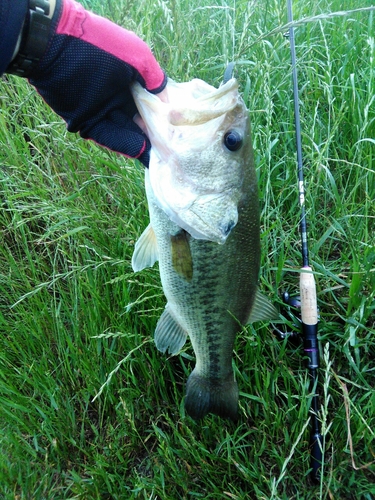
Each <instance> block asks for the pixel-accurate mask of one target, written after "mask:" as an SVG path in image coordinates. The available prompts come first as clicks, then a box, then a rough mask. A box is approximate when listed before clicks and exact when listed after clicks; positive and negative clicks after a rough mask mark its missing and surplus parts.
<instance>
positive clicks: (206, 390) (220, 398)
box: [185, 369, 238, 422]
mask: <svg viewBox="0 0 375 500" xmlns="http://www.w3.org/2000/svg"><path fill="white" fill-rule="evenodd" d="M185 409H186V412H187V413H188V414H189V415H190V416H191V417H192V418H194V419H195V420H199V419H201V418H203V417H204V416H205V415H207V413H215V415H219V416H220V417H223V418H230V419H231V420H233V421H234V422H236V421H237V418H238V415H237V414H238V386H237V382H236V381H235V379H234V375H233V373H231V374H230V375H229V377H227V378H226V379H224V380H220V379H210V378H206V377H203V376H201V375H199V374H198V373H197V371H196V369H194V370H193V372H192V373H191V375H190V377H189V378H188V381H187V385H186V398H185Z"/></svg>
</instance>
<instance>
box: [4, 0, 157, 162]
mask: <svg viewBox="0 0 375 500" xmlns="http://www.w3.org/2000/svg"><path fill="white" fill-rule="evenodd" d="M20 3H24V10H25V13H26V12H27V6H28V2H26V0H22V2H20ZM31 4H32V2H30V5H31ZM40 5H44V7H43V8H45V14H42V13H41V7H40ZM40 5H39V4H38V6H37V8H36V10H35V11H31V9H30V11H29V12H28V14H26V18H27V22H25V26H26V28H25V29H24V30H23V31H22V32H21V35H20V39H19V42H20V48H19V51H18V53H17V54H16V56H15V57H14V58H13V60H12V62H11V63H10V64H9V65H8V67H7V63H6V62H5V66H4V64H3V61H1V60H0V68H1V67H4V68H6V67H7V69H6V72H8V73H14V74H17V75H19V76H26V77H28V78H29V80H30V83H31V84H32V85H34V86H35V87H36V89H37V90H38V92H39V93H40V94H41V96H42V97H43V99H44V100H45V101H46V102H47V104H49V105H50V106H51V107H52V108H53V109H54V111H56V113H58V114H59V115H60V116H61V117H62V118H63V119H64V120H65V121H66V123H67V127H68V130H69V131H71V132H79V133H80V135H81V136H82V137H84V138H86V139H92V140H94V141H95V142H97V143H99V144H101V145H103V146H105V147H107V148H109V149H111V150H114V151H117V152H119V153H122V154H124V155H126V156H129V157H132V158H138V159H139V160H140V161H141V162H142V163H143V164H145V165H146V166H147V165H148V161H149V149H150V142H149V140H148V138H147V136H146V135H145V134H144V132H143V131H142V130H141V129H140V128H139V127H138V125H137V124H136V123H135V122H134V121H133V117H134V115H135V114H136V112H137V108H136V106H135V103H134V100H133V97H132V94H131V92H130V90H129V86H130V84H131V83H133V82H134V81H137V82H139V83H140V85H142V86H143V87H145V88H146V89H147V90H148V91H149V92H152V93H154V94H157V93H159V92H161V91H162V90H163V89H164V87H165V85H166V76H165V74H164V72H163V71H162V70H161V68H160V66H159V64H158V62H157V61H156V59H155V57H154V56H153V54H152V52H151V50H150V48H149V47H148V46H147V44H146V43H145V42H143V41H142V40H141V39H140V38H138V37H137V36H136V35H135V34H134V33H132V32H130V31H127V30H125V29H123V28H121V27H120V26H118V25H116V24H114V23H112V22H110V21H109V20H107V19H104V18H103V17H100V16H97V15H94V14H92V13H90V12H88V11H87V10H85V9H84V8H83V6H82V5H80V4H79V3H77V2H75V1H74V0H48V1H47V0H45V1H44V2H43V4H42V3H41V4H40ZM19 7H20V6H19V5H18V6H17V9H18V8H19ZM17 9H15V8H14V9H13V10H12V8H9V10H10V13H9V18H11V17H12V16H11V14H12V13H13V11H14V12H15V14H14V15H16V14H17V12H16V10H17ZM53 9H54V10H53ZM25 13H24V15H25ZM5 17H6V16H5ZM35 19H37V21H35ZM30 20H34V21H33V23H34V24H33V23H32V22H30ZM15 24H16V23H15ZM0 26H2V18H1V15H0ZM29 26H31V27H30V28H29ZM44 33H46V34H47V35H44ZM43 36H44V37H45V44H46V46H45V50H44V51H42V52H43V53H42V54H38V56H39V57H38V58H37V59H36V61H34V63H35V64H31V65H29V63H30V60H31V61H32V60H33V57H32V56H33V54H29V53H28V52H27V50H28V49H30V51H32V49H34V48H35V50H36V51H37V52H38V50H39V49H40V40H41V39H43ZM38 48H39V49H38ZM16 50H17V49H16ZM12 52H13V51H11V52H10V55H9V56H8V60H10V58H11V57H12ZM24 52H26V53H27V55H28V57H27V58H25V56H24ZM3 57H4V56H3Z"/></svg>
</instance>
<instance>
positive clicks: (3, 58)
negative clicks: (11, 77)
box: [0, 0, 28, 75]
mask: <svg viewBox="0 0 375 500" xmlns="http://www.w3.org/2000/svg"><path fill="white" fill-rule="evenodd" d="M27 9H28V0H0V75H2V74H3V73H4V71H5V70H6V68H7V67H8V65H9V63H10V61H11V60H12V56H13V52H14V49H15V47H16V44H17V39H18V35H19V34H20V32H21V28H22V24H23V21H24V19H25V17H26V13H27Z"/></svg>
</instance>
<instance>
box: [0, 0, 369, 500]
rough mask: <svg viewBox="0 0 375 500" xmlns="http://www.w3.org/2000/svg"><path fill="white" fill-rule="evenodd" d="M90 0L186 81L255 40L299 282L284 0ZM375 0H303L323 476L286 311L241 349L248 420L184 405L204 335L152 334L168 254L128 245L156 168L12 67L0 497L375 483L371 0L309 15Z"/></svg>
mask: <svg viewBox="0 0 375 500" xmlns="http://www.w3.org/2000/svg"><path fill="white" fill-rule="evenodd" d="M83 3H84V4H85V5H86V6H89V7H90V8H92V9H93V10H95V11H96V12H98V13H100V14H103V15H107V16H108V17H110V18H111V19H113V20H115V21H116V22H118V23H120V24H122V25H123V26H126V27H128V28H130V29H133V30H135V31H136V32H137V33H138V34H139V35H140V36H142V38H144V39H145V40H146V41H147V42H148V43H149V44H150V45H151V46H152V47H153V50H154V52H155V54H156V56H157V58H158V60H159V61H160V63H161V64H162V66H163V67H164V68H165V69H166V71H167V73H168V74H169V76H170V77H172V78H174V79H175V80H177V81H183V80H189V79H191V78H193V77H199V78H202V79H204V80H206V81H208V82H209V83H211V84H214V85H218V84H219V83H220V80H221V76H222V74H223V70H224V67H225V65H226V62H227V61H229V60H232V59H236V60H238V61H240V62H239V64H238V65H237V76H238V79H239V81H240V85H241V89H242V93H243V95H244V97H245V99H246V102H247V105H248V107H249V110H250V116H251V121H252V127H253V143H254V148H255V153H256V164H257V169H258V173H259V188H260V198H261V208H262V248H263V254H262V273H261V288H262V290H263V291H264V292H265V293H267V295H268V296H269V297H270V298H271V299H273V300H274V301H275V302H280V298H279V296H280V292H281V291H282V290H285V289H288V290H289V291H290V292H291V293H293V292H297V283H298V269H299V267H300V261H301V259H300V250H299V233H298V217H299V207H298V199H297V186H296V184H297V181H296V172H295V170H296V168H295V138H294V125H293V123H294V122H293V106H292V94H291V69H290V53H289V45H288V41H287V39H286V38H285V37H283V32H284V31H285V29H284V28H282V27H283V26H284V25H285V24H286V5H285V2H284V1H283V2H278V1H276V0H269V1H268V2H256V1H251V2H247V1H244V0H237V1H236V2H234V1H233V2H227V3H225V2H224V1H223V2H217V3H214V2H210V1H209V0H189V1H186V0H169V1H168V0H157V1H155V2H146V1H144V0H143V1H141V2H131V1H126V0H119V1H117V2H114V1H110V0H108V1H107V2H99V1H98V0H92V1H89V0H86V1H85V2H83ZM359 4H360V5H359ZM370 4H371V3H370V2H369V1H368V0H362V2H358V0H347V1H346V2H338V1H337V0H331V1H329V0H322V1H320V2H319V1H316V2H301V1H298V2H297V1H296V2H295V3H294V17H295V19H296V20H299V19H303V20H304V21H303V22H302V23H301V24H300V25H299V27H298V28H297V29H296V43H297V58H298V71H299V85H300V89H301V93H300V101H301V120H302V128H303V151H304V161H305V166H306V174H305V176H306V184H307V196H306V198H307V200H306V206H307V211H308V219H309V236H310V242H309V243H310V257H311V264H312V266H313V268H314V271H315V272H316V279H317V286H318V301H319V308H320V320H321V321H320V326H319V329H320V339H321V348H322V356H321V369H320V373H319V382H320V383H319V392H320V399H321V405H322V408H321V412H320V415H319V418H320V420H321V425H322V428H323V430H324V431H325V466H324V470H323V474H322V479H321V482H320V484H318V485H316V486H314V485H312V484H310V482H309V478H308V475H309V453H308V449H307V448H308V440H309V429H308V426H307V427H306V424H307V415H308V408H309V403H310V397H311V395H310V391H309V380H308V375H307V373H306V370H305V368H304V361H303V359H302V354H301V348H300V347H298V346H293V345H292V344H289V343H286V342H280V341H278V340H277V339H276V338H275V337H274V336H273V334H272V327H271V326H270V325H263V326H262V325H260V326H259V325H256V328H254V327H253V326H250V327H249V328H247V329H246V330H245V331H244V332H243V334H241V335H240V336H239V338H238V340H237V342H236V348H235V356H234V357H235V362H236V377H237V379H238V383H239V387H240V420H239V423H238V425H234V424H231V423H229V422H225V421H222V420H220V419H219V418H217V417H215V416H208V417H206V418H205V419H204V421H203V422H201V423H195V422H193V421H192V420H191V419H190V418H188V417H187V416H186V415H185V412H184V406H183V396H184V386H185V382H186V379H187V376H188V374H189V373H190V371H191V369H192V367H193V365H194V358H193V352H192V349H191V346H190V344H189V345H187V346H186V348H184V350H183V352H182V353H181V354H180V355H178V356H176V357H174V358H165V357H164V356H162V355H161V354H160V353H158V352H157V351H156V349H155V347H154V345H153V341H152V333H153V330H154V328H155V325H156V322H157V319H158V317H159V316H160V313H161V311H162V309H163V307H164V304H165V300H164V297H163V293H162V289H161V286H160V281H159V277H158V271H157V268H155V269H151V270H147V271H144V272H142V273H139V274H136V275H135V274H133V272H132V269H131V265H130V260H131V255H132V251H133V248H134V241H135V240H136V238H137V237H138V236H139V235H140V234H141V232H142V230H143V229H144V227H145V226H146V224H147V206H146V201H145V195H144V189H143V172H142V168H141V167H140V166H139V165H137V164H135V163H134V162H132V161H130V160H125V159H124V158H121V157H119V156H117V155H115V154H114V153H110V152H107V151H105V150H104V149H101V148H99V147H98V146H96V145H95V144H91V143H87V142H85V141H83V140H81V139H80V138H78V137H77V136H75V135H72V134H69V133H67V132H66V130H65V125H64V124H63V123H62V122H61V121H60V119H59V118H58V117H56V115H54V114H53V112H52V111H51V110H49V109H48V108H47V106H46V105H45V104H44V103H43V102H42V101H41V99H40V98H39V97H38V96H37V95H36V94H35V92H34V91H33V90H32V88H31V87H30V86H29V85H28V84H27V83H26V82H24V81H22V80H20V79H17V78H15V77H9V78H6V79H3V80H2V81H1V83H0V96H1V114H0V121H1V123H0V155H1V160H0V191H1V192H0V200H1V212H0V231H1V238H2V245H1V248H0V328H1V336H0V426H1V434H0V497H1V498H4V499H5V500H8V499H9V500H11V499H73V498H74V499H88V500H89V499H101V500H102V499H119V500H120V499H136V498H140V499H149V500H156V499H166V500H167V499H168V500H169V499H194V498H210V499H226V498H228V499H245V498H259V499H316V498H324V499H351V498H352V499H365V500H369V499H372V498H375V462H374V461H375V431H374V429H375V390H374V387H375V361H374V358H375V237H374V231H375V168H374V162H373V159H374V156H375V142H374V141H375V101H374V99H375V98H374V96H375V45H374V43H375V42H374V28H375V20H374V13H373V12H371V11H368V10H363V11H362V12H355V13H347V14H345V15H340V16H328V15H327V16H323V17H318V18H316V19H313V20H312V19H311V18H312V17H315V16H319V15H320V14H330V13H331V14H332V13H335V12H337V11H343V10H346V11H349V10H351V9H358V7H363V8H365V7H368V6H370ZM290 327H291V328H293V329H297V327H296V326H295V322H294V321H293V319H292V318H291V319H290ZM98 393H100V394H99V395H98ZM95 396H97V397H95Z"/></svg>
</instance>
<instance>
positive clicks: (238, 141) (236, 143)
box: [224, 130, 242, 151]
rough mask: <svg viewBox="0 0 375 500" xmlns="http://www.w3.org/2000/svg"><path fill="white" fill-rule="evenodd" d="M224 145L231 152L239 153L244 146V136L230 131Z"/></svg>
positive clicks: (226, 135)
mask: <svg viewBox="0 0 375 500" xmlns="http://www.w3.org/2000/svg"><path fill="white" fill-rule="evenodd" d="M224 144H225V147H226V148H227V149H229V151H238V150H239V149H240V147H241V146H242V136H241V134H239V133H238V132H237V131H236V130H230V131H229V132H227V133H226V134H225V136H224Z"/></svg>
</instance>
